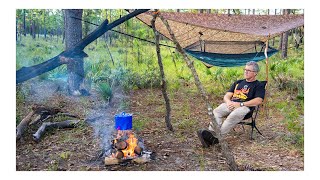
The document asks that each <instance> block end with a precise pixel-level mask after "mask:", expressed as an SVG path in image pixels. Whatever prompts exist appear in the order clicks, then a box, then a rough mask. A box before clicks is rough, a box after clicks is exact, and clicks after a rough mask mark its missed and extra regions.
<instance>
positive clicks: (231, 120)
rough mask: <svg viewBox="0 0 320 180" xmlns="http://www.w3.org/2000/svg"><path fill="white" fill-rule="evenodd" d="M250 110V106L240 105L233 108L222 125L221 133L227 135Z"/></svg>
mask: <svg viewBox="0 0 320 180" xmlns="http://www.w3.org/2000/svg"><path fill="white" fill-rule="evenodd" d="M249 111H250V109H249V108H248V107H245V106H244V107H239V108H236V109H235V110H233V111H232V112H231V113H230V114H229V116H228V117H227V119H226V120H225V121H224V122H223V124H222V126H221V135H222V136H225V135H226V134H227V133H228V132H229V131H230V130H231V128H233V127H235V126H236V125H237V124H238V123H239V122H240V121H242V120H243V118H244V117H245V116H246V114H247V113H248V112H249Z"/></svg>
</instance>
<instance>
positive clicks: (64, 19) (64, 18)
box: [62, 10, 67, 44]
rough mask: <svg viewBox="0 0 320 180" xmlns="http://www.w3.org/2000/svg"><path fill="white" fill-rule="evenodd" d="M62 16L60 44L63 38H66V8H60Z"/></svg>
mask: <svg viewBox="0 0 320 180" xmlns="http://www.w3.org/2000/svg"><path fill="white" fill-rule="evenodd" d="M62 16H63V21H64V23H63V30H62V44H63V43H64V41H65V39H66V22H67V20H66V10H62Z"/></svg>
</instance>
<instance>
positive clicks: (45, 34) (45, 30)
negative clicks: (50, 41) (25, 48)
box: [43, 10, 47, 40]
mask: <svg viewBox="0 0 320 180" xmlns="http://www.w3.org/2000/svg"><path fill="white" fill-rule="evenodd" d="M43 26H44V27H43V28H44V29H43V33H44V39H45V40H47V29H46V10H44V12H43Z"/></svg>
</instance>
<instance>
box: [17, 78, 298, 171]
mask: <svg viewBox="0 0 320 180" xmlns="http://www.w3.org/2000/svg"><path fill="white" fill-rule="evenodd" d="M42 85H43V86H48V84H41V83H35V84H32V85H29V86H28V88H26V87H22V88H24V89H28V91H29V92H31V93H30V94H31V95H29V96H28V97H26V98H25V101H24V103H17V115H19V116H21V117H22V118H23V117H24V116H26V115H27V114H28V112H29V111H30V107H31V106H32V105H33V104H35V103H37V104H39V103H40V104H45V105H47V106H52V107H60V108H61V109H62V110H63V111H65V112H68V113H70V114H74V115H78V116H79V117H80V119H82V121H81V123H79V126H78V127H76V128H73V129H53V130H50V131H48V132H47V133H45V134H44V135H43V137H42V138H41V141H40V142H35V141H33V139H32V134H33V133H35V131H36V130H37V128H38V127H39V126H40V124H38V125H35V126H31V127H29V129H28V130H27V131H26V132H25V134H24V137H23V138H22V139H20V140H18V141H17V142H16V170H17V171H42V170H58V171H64V170H67V171H70V170H71V171H83V170H85V171H86V170H93V171H108V170H115V171H202V170H203V171H227V170H229V169H228V166H227V164H226V161H225V159H224V157H223V156H222V153H221V149H220V147H219V145H216V146H214V147H211V148H206V149H204V148H202V147H201V144H200V141H199V140H198V138H197V135H196V131H197V130H198V129H202V128H206V127H207V126H208V124H209V122H210V121H209V117H208V116H207V112H206V111H207V110H206V108H205V104H204V102H203V100H202V98H201V97H200V96H199V94H198V93H197V91H195V90H192V88H189V87H182V88H180V89H179V90H177V91H175V92H172V93H171V94H170V100H171V109H172V117H171V118H172V125H173V128H174V132H171V131H169V130H167V128H166V126H165V122H164V117H165V104H164V100H163V97H162V94H161V90H160V89H140V90H133V91H131V92H130V93H128V94H126V95H122V94H121V93H119V92H120V90H119V92H115V95H114V97H113V100H112V103H111V105H110V104H109V103H106V102H105V101H103V100H102V99H101V98H100V96H99V95H98V94H97V93H96V92H94V91H92V92H91V95H90V96H83V97H71V96H67V95H66V94H65V93H63V92H60V90H61V89H59V88H54V87H50V88H49V89H50V90H52V92H51V94H50V92H48V90H45V89H47V88H43V87H42ZM54 89H55V90H54ZM46 93H47V94H48V95H47V96H46V97H43V96H45V95H46ZM40 96H41V97H40ZM210 101H211V102H212V104H213V106H214V107H216V106H218V105H219V104H220V103H221V102H222V97H214V96H213V95H210ZM119 109H125V110H126V111H127V112H129V113H132V114H133V121H134V128H135V129H134V130H135V133H136V134H137V135H138V137H140V138H142V139H143V140H144V145H145V148H146V149H147V150H149V151H152V152H154V153H155V159H154V160H151V161H150V162H148V163H145V164H134V163H129V164H126V165H112V166H105V165H104V162H103V157H101V156H100V155H101V152H102V147H103V145H101V144H103V143H102V139H101V138H105V136H99V132H98V131H102V129H100V130H97V129H96V127H95V126H93V125H92V123H91V124H90V123H87V121H88V119H90V118H93V119H94V117H104V118H105V120H106V121H112V119H113V116H114V115H115V114H117V113H119ZM265 114H266V113H265V112H264V111H262V112H261V113H260V114H259V115H258V120H257V126H258V128H259V129H260V131H261V132H262V133H263V136H261V135H259V134H257V133H256V131H255V132H254V140H250V138H249V136H250V131H249V130H250V129H249V127H245V131H243V129H242V127H241V126H240V125H239V126H237V127H236V128H235V129H234V130H232V131H231V132H230V133H229V134H228V136H227V137H226V141H227V143H228V144H229V146H230V148H231V150H232V152H233V155H234V157H235V160H236V163H237V164H238V165H239V168H240V170H261V171H288V170H289V171H303V170H304V154H303V150H302V151H301V150H299V149H297V148H296V146H294V145H293V144H292V143H290V142H288V141H285V140H284V137H285V135H286V134H288V133H289V132H288V130H287V129H286V128H285V127H284V125H283V123H281V121H282V120H283V117H282V116H281V113H280V112H278V111H277V110H274V109H269V118H268V119H266V118H265ZM59 120H61V119H59ZM59 120H57V119H52V120H51V121H59ZM98 123H99V122H98ZM100 125H101V124H100ZM106 126H108V128H109V129H110V127H111V128H112V125H110V124H108V123H106V124H105V126H103V125H101V126H100V128H103V127H106Z"/></svg>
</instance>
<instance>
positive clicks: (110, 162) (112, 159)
mask: <svg viewBox="0 0 320 180" xmlns="http://www.w3.org/2000/svg"><path fill="white" fill-rule="evenodd" d="M121 162H122V161H121V159H117V158H115V157H105V158H104V164H105V165H115V164H119V163H121Z"/></svg>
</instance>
